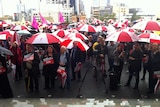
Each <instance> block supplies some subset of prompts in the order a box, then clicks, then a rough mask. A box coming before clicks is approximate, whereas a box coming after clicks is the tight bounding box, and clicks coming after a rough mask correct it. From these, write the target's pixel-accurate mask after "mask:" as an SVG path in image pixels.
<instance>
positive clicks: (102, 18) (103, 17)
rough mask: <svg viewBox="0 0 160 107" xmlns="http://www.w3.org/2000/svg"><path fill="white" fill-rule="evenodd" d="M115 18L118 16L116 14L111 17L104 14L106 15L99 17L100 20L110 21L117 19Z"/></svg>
mask: <svg viewBox="0 0 160 107" xmlns="http://www.w3.org/2000/svg"><path fill="white" fill-rule="evenodd" d="M115 16H116V14H115V13H112V14H111V15H109V14H104V15H101V16H100V17H99V19H100V20H102V21H103V20H109V19H115Z"/></svg>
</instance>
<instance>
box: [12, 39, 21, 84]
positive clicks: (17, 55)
mask: <svg viewBox="0 0 160 107" xmlns="http://www.w3.org/2000/svg"><path fill="white" fill-rule="evenodd" d="M10 50H11V52H12V53H13V56H12V57H11V63H12V64H14V65H15V66H16V72H15V80H16V81H17V80H20V79H22V59H23V56H22V51H21V49H20V47H19V46H18V43H17V42H16V41H15V42H13V44H12V47H11V49H10Z"/></svg>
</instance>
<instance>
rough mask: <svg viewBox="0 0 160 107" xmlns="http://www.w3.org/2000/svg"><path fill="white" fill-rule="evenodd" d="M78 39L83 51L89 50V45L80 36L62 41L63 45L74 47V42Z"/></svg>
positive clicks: (69, 47)
mask: <svg viewBox="0 0 160 107" xmlns="http://www.w3.org/2000/svg"><path fill="white" fill-rule="evenodd" d="M74 41H77V42H78V47H79V48H80V49H81V50H82V51H87V50H88V49H89V46H88V45H86V44H85V43H84V42H83V41H82V40H81V39H79V38H74V39H66V40H64V41H63V42H61V46H66V47H67V48H68V49H71V48H73V42H74Z"/></svg>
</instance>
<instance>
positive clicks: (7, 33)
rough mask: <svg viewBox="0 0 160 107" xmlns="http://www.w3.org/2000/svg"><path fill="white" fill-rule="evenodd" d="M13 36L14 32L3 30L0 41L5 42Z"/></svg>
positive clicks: (0, 33)
mask: <svg viewBox="0 0 160 107" xmlns="http://www.w3.org/2000/svg"><path fill="white" fill-rule="evenodd" d="M13 35H14V31H10V30H5V31H3V32H0V40H7V39H8V38H9V37H12V36H13Z"/></svg>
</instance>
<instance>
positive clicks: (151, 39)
mask: <svg viewBox="0 0 160 107" xmlns="http://www.w3.org/2000/svg"><path fill="white" fill-rule="evenodd" d="M139 38H140V39H139V41H140V42H148V43H158V44H160V36H159V35H157V34H155V33H142V34H140V35H139Z"/></svg>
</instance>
